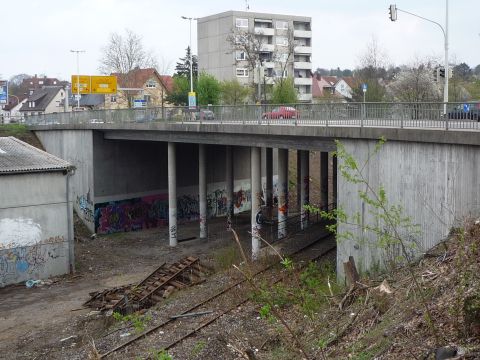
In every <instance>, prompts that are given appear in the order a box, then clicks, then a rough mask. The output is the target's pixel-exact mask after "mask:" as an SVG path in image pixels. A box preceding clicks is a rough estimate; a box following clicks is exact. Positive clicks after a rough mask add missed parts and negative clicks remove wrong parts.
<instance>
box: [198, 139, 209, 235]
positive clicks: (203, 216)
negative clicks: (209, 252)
mask: <svg viewBox="0 0 480 360" xmlns="http://www.w3.org/2000/svg"><path fill="white" fill-rule="evenodd" d="M198 197H199V203H200V239H206V238H207V237H208V229H207V145H205V144H199V145H198Z"/></svg>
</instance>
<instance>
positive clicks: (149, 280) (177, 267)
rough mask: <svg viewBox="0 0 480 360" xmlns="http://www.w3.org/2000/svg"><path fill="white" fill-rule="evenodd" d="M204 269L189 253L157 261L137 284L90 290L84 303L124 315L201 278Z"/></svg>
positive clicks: (195, 282) (160, 299) (149, 305)
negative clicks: (158, 262) (172, 259)
mask: <svg viewBox="0 0 480 360" xmlns="http://www.w3.org/2000/svg"><path fill="white" fill-rule="evenodd" d="M206 271H208V269H206V268H205V267H204V266H203V265H201V264H200V261H199V259H198V258H196V257H193V256H188V257H186V258H184V259H181V260H179V261H177V262H175V263H173V264H168V265H167V264H165V263H164V264H162V265H160V266H159V267H158V268H156V269H155V270H154V271H153V272H152V273H151V274H150V275H148V276H147V277H146V278H145V279H144V280H142V281H141V282H140V283H138V284H135V285H127V286H121V287H117V288H114V289H107V290H104V291H101V292H95V293H91V294H90V295H91V296H92V297H91V298H90V299H89V300H88V301H87V302H85V303H84V304H83V306H86V307H91V308H94V309H97V310H100V311H104V310H112V311H115V312H119V313H121V314H124V315H125V314H128V313H132V312H134V311H138V310H141V309H147V308H150V307H151V306H153V305H155V304H156V303H158V302H160V301H162V300H164V299H166V298H167V297H169V296H170V294H172V293H173V292H174V291H176V290H180V289H183V288H186V287H188V286H192V285H195V284H198V283H200V282H202V281H203V280H204V279H203V274H204V273H205V272H206Z"/></svg>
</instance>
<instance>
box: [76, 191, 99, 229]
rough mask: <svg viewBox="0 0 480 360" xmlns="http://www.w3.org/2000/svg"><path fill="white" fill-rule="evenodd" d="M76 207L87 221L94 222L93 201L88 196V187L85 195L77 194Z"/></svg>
mask: <svg viewBox="0 0 480 360" xmlns="http://www.w3.org/2000/svg"><path fill="white" fill-rule="evenodd" d="M76 204H77V208H78V210H79V215H80V216H81V217H82V218H83V219H84V220H85V221H87V222H92V223H93V222H94V220H95V217H94V212H95V210H94V207H93V201H92V199H91V197H90V189H89V190H88V191H87V193H86V194H85V195H80V196H78V195H77V199H76Z"/></svg>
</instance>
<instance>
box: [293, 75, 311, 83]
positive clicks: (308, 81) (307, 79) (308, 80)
mask: <svg viewBox="0 0 480 360" xmlns="http://www.w3.org/2000/svg"><path fill="white" fill-rule="evenodd" d="M293 83H294V84H295V85H312V78H297V77H296V78H295V79H293Z"/></svg>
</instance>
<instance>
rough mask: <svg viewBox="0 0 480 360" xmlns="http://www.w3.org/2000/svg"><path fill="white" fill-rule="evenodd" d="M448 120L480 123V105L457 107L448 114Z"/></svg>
mask: <svg viewBox="0 0 480 360" xmlns="http://www.w3.org/2000/svg"><path fill="white" fill-rule="evenodd" d="M448 118H449V119H470V120H476V121H480V103H475V104H461V105H456V106H455V107H454V108H453V109H452V110H450V111H449V112H448Z"/></svg>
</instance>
